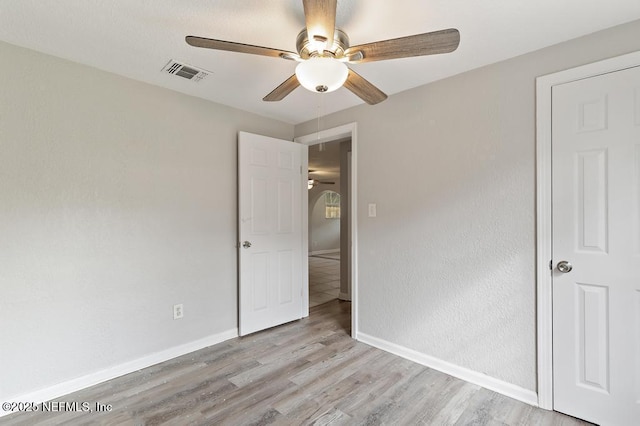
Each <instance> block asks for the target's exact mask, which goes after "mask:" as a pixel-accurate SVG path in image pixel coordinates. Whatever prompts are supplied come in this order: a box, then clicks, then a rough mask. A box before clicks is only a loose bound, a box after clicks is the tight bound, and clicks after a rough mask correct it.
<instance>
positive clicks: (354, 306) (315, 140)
mask: <svg viewBox="0 0 640 426" xmlns="http://www.w3.org/2000/svg"><path fill="white" fill-rule="evenodd" d="M357 130H358V126H357V123H349V124H345V125H343V126H339V127H334V128H332V129H327V130H322V131H319V132H316V133H312V134H309V135H305V136H299V137H297V138H295V139H294V141H295V142H298V143H301V144H304V145H315V144H319V143H323V142H332V141H336V140H339V139H344V138H347V137H350V138H351V169H350V171H351V182H350V183H351V204H350V206H349V207H350V210H351V223H350V231H351V337H353V338H354V339H357V338H358V260H357V259H358V238H357V236H358V227H357V220H358V219H357V218H358V211H357V204H358V203H357V199H358V196H357V191H358V186H357V184H356V183H357V176H358V173H357V158H358V154H357V153H358V131H357ZM308 208H309V206H308V205H306V204H303V206H302V209H303V211H302V216H303V217H308ZM303 239H304V241H303V245H306V246H308V244H309V233H308V228H307V229H306V230H304V229H303ZM307 306H308V304H307ZM307 315H308V313H307Z"/></svg>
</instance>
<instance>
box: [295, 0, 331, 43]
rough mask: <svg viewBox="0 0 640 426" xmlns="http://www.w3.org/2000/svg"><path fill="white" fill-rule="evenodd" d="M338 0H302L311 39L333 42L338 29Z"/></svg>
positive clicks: (308, 34)
mask: <svg viewBox="0 0 640 426" xmlns="http://www.w3.org/2000/svg"><path fill="white" fill-rule="evenodd" d="M337 4H338V0H302V5H303V6H304V16H305V20H306V25H307V36H308V37H309V40H316V41H326V46H327V47H330V46H331V45H332V44H333V34H334V32H335V31H336V7H337Z"/></svg>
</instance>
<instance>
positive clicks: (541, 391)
mask: <svg viewBox="0 0 640 426" xmlns="http://www.w3.org/2000/svg"><path fill="white" fill-rule="evenodd" d="M637 66H640V51H638V52H633V53H629V54H626V55H622V56H618V57H615V58H610V59H605V60H603V61H598V62H595V63H592V64H587V65H583V66H579V67H576V68H571V69H568V70H565V71H560V72H556V73H553V74H548V75H545V76H541V77H538V78H537V79H536V297H537V346H538V353H537V358H538V360H537V366H538V405H539V406H540V408H544V409H547V410H553V333H552V330H553V280H552V275H551V261H552V259H553V251H552V243H553V232H552V231H553V224H552V222H551V219H552V216H551V214H552V210H551V208H552V202H551V196H552V193H551V184H552V176H551V160H552V158H551V139H552V137H551V125H552V116H551V103H552V98H551V96H552V93H551V92H552V89H553V86H557V85H560V84H565V83H570V82H572V81H576V80H582V79H586V78H590V77H596V76H598V75H602V74H608V73H611V72H616V71H621V70H624V69H627V68H633V67H637Z"/></svg>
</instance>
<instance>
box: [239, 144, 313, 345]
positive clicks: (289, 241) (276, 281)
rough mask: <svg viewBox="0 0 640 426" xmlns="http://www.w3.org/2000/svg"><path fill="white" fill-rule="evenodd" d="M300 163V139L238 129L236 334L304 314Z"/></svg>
mask: <svg viewBox="0 0 640 426" xmlns="http://www.w3.org/2000/svg"><path fill="white" fill-rule="evenodd" d="M306 163H307V147H306V146H305V145H301V144H298V143H294V142H290V141H285V140H279V139H274V138H269V137H266V136H260V135H254V134H251V133H245V132H240V134H239V137H238V191H239V193H238V212H239V218H238V223H239V225H238V226H239V237H240V245H239V248H238V250H239V255H238V259H239V281H240V284H239V287H240V289H239V293H240V303H239V304H240V318H239V331H240V335H241V336H244V335H246V334H249V333H253V332H256V331H259V330H263V329H266V328H269V327H273V326H276V325H280V324H284V323H286V322H289V321H293V320H296V319H300V318H302V317H303V316H304V307H305V306H306V305H305V303H304V300H303V296H305V294H306V293H305V292H304V289H305V285H306V283H307V277H305V274H306V268H304V267H303V262H306V256H307V248H306V247H304V244H303V239H304V238H303V237H304V233H303V226H306V222H304V221H303V217H302V213H303V209H302V206H303V203H306V202H307V193H306V191H307V189H306V186H303V185H302V183H303V180H305V182H306V179H305V178H306V169H307V165H306ZM303 169H304V171H305V173H304V175H303V173H302V170H303Z"/></svg>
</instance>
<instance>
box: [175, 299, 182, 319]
mask: <svg viewBox="0 0 640 426" xmlns="http://www.w3.org/2000/svg"><path fill="white" fill-rule="evenodd" d="M183 316H184V309H183V308H182V303H180V304H178V305H173V319H174V320H177V319H180V318H182V317H183Z"/></svg>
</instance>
